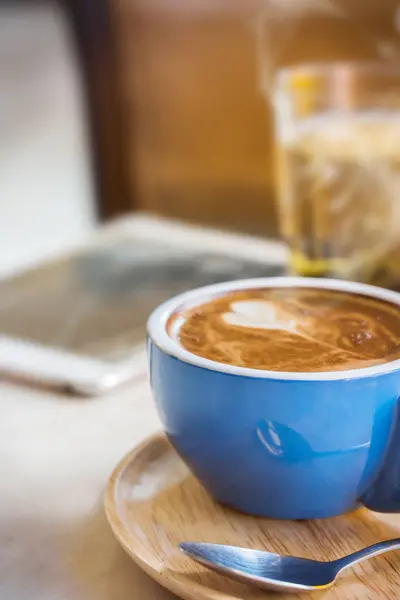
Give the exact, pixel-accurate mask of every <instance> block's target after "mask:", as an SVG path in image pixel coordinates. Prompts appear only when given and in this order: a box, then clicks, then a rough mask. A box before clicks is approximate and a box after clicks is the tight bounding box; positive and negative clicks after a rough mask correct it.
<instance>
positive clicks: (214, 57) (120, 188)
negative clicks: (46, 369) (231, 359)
mask: <svg viewBox="0 0 400 600" xmlns="http://www.w3.org/2000/svg"><path fill="white" fill-rule="evenodd" d="M398 8H399V6H398V2H397V1H396V0H380V1H379V2H377V1H376V0H212V1H211V0H43V1H39V0H30V1H23V0H12V1H6V0H1V1H0V132H1V135H0V276H1V277H2V282H1V288H0V296H1V299H2V304H1V307H0V330H1V331H3V332H5V331H8V329H7V327H6V324H7V323H11V322H14V321H15V322H21V319H20V317H19V316H18V315H20V314H21V312H22V313H23V314H25V315H27V314H28V313H29V310H31V311H32V312H31V313H29V315H30V317H29V318H28V317H26V319H25V321H24V322H25V325H24V327H25V328H26V331H27V330H30V328H29V326H28V325H27V324H26V322H27V321H29V319H31V321H35V322H37V323H39V325H38V327H39V328H40V327H42V328H44V327H45V325H43V322H42V321H41V320H40V319H39V318H38V316H37V315H38V310H39V308H38V307H40V306H41V307H42V309H41V313H40V314H41V318H44V316H43V313H46V312H48V311H46V310H43V307H44V306H45V304H46V301H45V298H46V299H47V303H48V299H49V297H50V296H49V294H50V291H46V290H48V289H50V288H48V286H49V285H50V283H49V282H50V281H51V282H52V285H53V288H52V290H53V292H52V293H54V294H53V304H54V305H60V300H59V299H60V297H61V296H62V297H63V298H64V301H65V302H67V298H69V299H70V303H74V302H75V300H74V299H76V298H78V297H79V294H83V295H85V294H86V292H87V288H89V289H90V293H92V294H93V290H96V293H97V294H98V297H97V300H96V302H97V303H99V302H100V300H99V297H100V296H101V293H103V292H104V290H105V289H107V290H109V289H111V288H112V289H114V288H115V289H118V290H120V292H121V293H123V294H127V290H130V292H129V293H131V292H132V289H133V288H134V287H135V286H136V288H135V289H136V292H137V287H138V281H139V285H140V286H142V287H143V281H144V280H143V277H144V274H146V277H147V279H146V281H147V282H148V281H149V273H150V272H153V273H154V277H155V278H156V279H157V278H158V279H157V281H159V280H160V281H161V280H162V283H160V290H161V291H160V293H159V294H158V295H157V294H154V284H153V288H152V292H151V293H152V298H153V301H154V302H158V301H160V300H162V299H163V298H164V297H166V296H167V295H171V294H172V293H175V292H177V291H181V290H182V289H187V288H188V287H194V286H195V285H197V284H200V283H207V282H211V281H216V280H221V279H234V278H236V277H241V276H243V275H245V276H248V275H263V274H274V273H276V272H284V271H285V251H284V248H283V246H281V245H280V240H281V227H280V226H279V224H278V216H277V215H278V210H277V204H278V202H277V196H279V190H278V187H277V160H276V155H277V153H276V141H275V140H276V135H277V134H276V127H275V125H274V123H275V119H274V102H273V94H272V91H273V88H274V79H275V75H276V73H277V72H278V71H279V70H280V69H282V68H284V67H293V66H296V65H301V64H309V63H315V62H318V63H321V62H322V63H332V62H334V63H337V62H339V63H343V62H344V63H348V62H350V63H353V62H355V61H363V62H364V61H367V62H370V61H374V62H376V61H379V63H381V62H386V63H388V64H389V63H390V64H397V65H398V64H399V60H400V35H399V29H400V17H399V15H400V13H399V10H398ZM397 98H398V99H400V95H399V94H397ZM399 107H400V101H399ZM399 107H397V108H396V110H399ZM396 114H398V113H396ZM396 165H397V166H396V169H397V168H398V165H400V159H399V160H398V161H397V162H396ZM396 173H397V171H396ZM396 189H400V185H399V187H398V188H396ZM396 204H398V203H396ZM142 214H145V215H146V219H147V221H146V219H145V221H143V220H142V221H137V223H139V225H136V228H135V232H136V233H135V235H133V236H132V235H131V236H129V235H127V230H126V229H124V235H123V236H122V238H120V241H119V242H118V243H116V244H115V243H114V245H113V247H112V249H111V250H110V248H111V246H109V247H108V251H107V252H105V254H104V251H102V252H103V254H101V253H100V254H97V255H96V256H95V257H94V254H93V252H94V251H91V252H90V253H89V255H90V260H88V258H87V255H85V256H86V258H85V259H84V260H83V259H82V260H83V263H82V260H81V259H79V260H80V262H79V268H78V267H77V266H76V265H77V263H76V261H75V262H74V263H73V264H74V267H73V268H72V267H71V264H72V263H68V264H69V267H68V268H64V270H63V269H62V268H61V267H57V268H56V267H54V268H52V269H53V270H52V269H50V270H49V269H48V268H47V267H46V269H47V270H46V269H45V272H46V273H47V275H46V276H44V275H41V276H40V277H41V278H40V277H39V275H38V274H37V273H38V272H40V273H43V271H41V270H40V269H42V267H41V266H40V265H41V263H42V261H48V260H52V259H53V258H55V257H58V256H61V257H62V256H63V255H64V254H66V253H68V252H69V251H70V250H71V249H73V248H76V247H77V246H79V244H81V243H83V242H85V243H86V241H87V240H88V239H89V238H90V237H91V236H93V235H96V234H97V232H98V231H102V229H101V228H102V227H103V226H104V225H106V224H107V223H108V222H109V221H112V220H113V219H115V218H120V217H122V218H124V219H128V221H129V219H134V218H135V216H137V215H142ZM149 215H154V216H156V217H157V219H158V220H157V223H158V222H159V219H160V218H161V219H163V218H168V219H173V220H177V221H178V222H179V223H187V224H190V225H192V226H193V225H195V226H197V227H198V228H199V227H201V228H204V226H206V227H211V228H213V230H218V231H220V232H223V231H225V232H230V233H231V234H235V235H238V236H239V237H233V238H229V239H228V238H227V243H226V245H225V247H224V248H225V250H224V257H225V262H224V261H222V263H221V260H219V262H218V261H217V262H216V263H213V265H214V266H213V267H212V268H209V267H208V268H207V269H206V272H205V270H204V264H205V263H204V257H203V256H202V255H201V253H200V255H199V254H198V253H197V254H196V253H195V252H194V251H193V253H192V254H190V252H188V251H187V249H186V250H183V248H184V247H185V245H184V244H183V246H182V245H181V246H180V249H176V248H175V250H174V251H173V252H170V254H168V252H166V248H167V247H168V248H171V244H172V241H171V240H174V242H175V241H176V239H177V238H178V237H179V235H181V234H183V229H182V226H181V227H180V228H178V229H177V228H176V226H172V225H171V227H172V229H170V233H169V236H168V235H167V236H166V238H165V239H166V241H165V244H164V246H163V245H162V244H161V246H160V248H159V250H157V248H158V246H157V244H159V243H160V242H161V240H162V237H163V234H162V232H161V230H158V229H157V228H156V229H155V230H153V233H152V236H150V237H148V239H147V241H146V243H144V241H143V231H144V228H145V225H144V224H146V223H147V225H148V223H149V218H150V220H151V217H149ZM357 218H358V217H357ZM163 222H164V221H163ZM166 223H167V224H168V223H169V221H166ZM174 227H175V228H174ZM399 230H400V225H399ZM132 231H133V230H132ZM162 231H163V232H164V233H165V231H166V229H165V227H164V229H163V230H162ZM138 233H139V234H140V235H142V242H141V245H140V244H139V243H138V241H137V240H138V239H139V238H140V235H139V238H138V235H137V234H138ZM178 233H179V235H178ZM221 235H222V234H221ZM135 236H136V237H135ZM240 236H242V237H240ZM243 236H246V238H243ZM249 236H250V237H249ZM253 236H256V237H253ZM128 238H129V240H131V241H130V242H128V241H127V240H128ZM133 238H135V240H136V241H135V243H133V241H132V240H133ZM190 238H191V234H190V233H189V235H187V236H186V238H185V239H186V241H188V240H189V239H190ZM207 239H208V238H207ZM244 239H246V242H245V241H239V242H238V241H237V240H244ZM255 239H257V240H258V241H260V240H261V241H263V240H264V241H265V242H268V244H269V245H265V246H260V249H259V251H258V254H257V252H255V251H253V250H254V247H253V246H251V243H252V240H255ZM213 240H214V242H216V241H217V242H218V240H216V238H215V236H214V238H213ZM229 240H230V241H229ZM235 240H236V241H235ZM271 240H272V242H271ZM214 242H213V243H214ZM207 244H208V242H207V243H205V242H204V241H203V242H200V243H199V244H198V250H199V249H200V250H201V248H203V250H204V249H205V246H207ZM172 246H173V244H172ZM217 246H218V243H216V245H215V244H214V246H213V245H212V244H211V245H210V248H214V247H217ZM249 248H251V250H250V251H248V250H249ZM156 250H157V251H156ZM200 250H199V251H200ZM110 252H111V254H110ZM157 252H158V254H157ZM256 254H257V257H258V258H257V259H256V258H255V256H256ZM110 256H111V259H110ZM166 257H169V258H168V260H169V263H168V264H169V268H171V269H172V267H171V265H173V264H174V265H175V267H174V268H175V271H173V269H172V271H171V273H172V272H173V273H174V275H168V276H166V275H165V273H166V271H165V264H166V262H165V261H166V260H167V258H166ZM144 259H147V260H150V263H151V265H150V266H151V268H150V266H149V264H150V263H146V264H147V266H146V267H145V268H143V264H144V263H143V260H144ZM250 259H251V260H250ZM396 260H397V259H396ZM135 261H136V262H135ZM157 261H158V262H157ZM174 261H175V262H174ZM185 261H186V262H185ZM246 261H247V262H246ZM249 261H250V262H249ZM189 263H190V264H189ZM60 264H61V263H60ZM62 264H64V266H65V264H66V263H62ZM82 264H83V265H84V266H83V268H82ZM396 264H397V263H396ZM138 265H139V266H138ZM177 265H178V267H179V268H178V267H177ZM271 265H272V266H271ZM31 267H35V268H36V267H38V268H39V271H37V270H36V271H35V273H36V275H35V277H33V276H32V275H29V276H28V275H26V276H25V275H22V276H21V277H22V280H21V278H20V279H18V278H17V279H15V274H18V273H23V272H24V271H25V270H27V269H29V268H31ZM43 268H44V267H43ZM151 269H153V271H151ZM55 272H57V273H58V276H57V277H55V275H54V273H55ZM71 272H73V273H74V276H73V277H72V275H71ZM76 272H79V277H76ZM160 273H161V274H163V277H164V278H163V277H161V278H160ZM116 274H118V276H117V275H116ZM9 276H13V277H12V278H11V279H9ZM68 277H69V278H70V281H73V282H74V284H73V285H72V283H71V285H69V288H68V289H69V292H68V293H67V292H66V291H65V290H66V284H64V283H62V284H61V283H60V282H63V281H64V280H65V279H68ZM71 277H72V279H71ZM135 277H136V279H135ZM140 277H141V278H142V279H140ZM138 278H139V279H138ZM77 280H78V281H79V285H80V286H81V287H80V288H79V286H77V284H76V281H77ZM127 280H129V281H131V288H130V287H129V285H127V284H126V281H127ZM21 281H24V282H25V283H24V284H23V285H22V284H21ZM56 281H57V282H59V283H58V284H57V285H58V288H57V290H58V291H57V293H56V291H54V289H55V286H56V283H55V282H56ZM104 281H106V283H104ZM166 281H168V285H167V283H166ZM32 282H36V283H35V285H36V288H35V289H36V290H37V289H39V288H40V290H41V292H42V296H40V294H37V295H36V296H35V298H37V302H36V303H33V302H31V301H29V302H28V301H27V298H28V297H29V298H32V294H31V295H29V294H28V291H27V290H28V289H31V288H30V287H29V286H32V285H33V283H32ZM99 282H100V283H99ZM121 282H125V283H123V284H122V283H121ZM140 282H141V283H140ZM171 282H176V285H174V284H172V283H171ZM35 285H34V287H35ZM46 286H47V287H46ZM110 286H111V288H110ZM113 286H114V287H113ZM115 286H116V287H115ZM132 286H133V288H132ZM67 287H68V286H67ZM78 288H79V290H80V291H79V292H78V291H77V289H78ZM15 290H17V291H18V293H17V292H16V291H15ZM82 290H83V291H82ZM85 290H86V291H85ZM99 290H100V291H102V292H101V293H100V292H99ZM121 290H122V291H121ZM136 292H135V293H136ZM35 293H36V292H35ZM10 294H17V295H15V296H10ZM18 294H19V295H18ZM68 294H70V296H68ZM99 294H100V296H99ZM106 296H107V302H108V303H109V304H107V307H108V308H109V309H110V311H111V312H110V314H114V315H115V314H116V313H115V311H116V310H118V311H119V312H120V313H121V306H120V305H118V307H117V309H116V307H115V305H112V302H111V300H110V293H109V292H107V294H106ZM111 296H112V294H111ZM128 296H129V294H128ZM128 296H127V298H128ZM5 297H7V298H8V301H7V302H5V301H4V298H5ZM10 297H12V298H13V299H12V300H10ZM101 297H102V298H103V300H101V302H103V301H104V294H103V296H101ZM21 298H22V299H23V300H24V301H22V300H21ZM85 298H86V296H85ZM18 299H19V300H18ZM81 299H82V298H81ZM129 299H130V300H129V301H131V299H132V297H131V296H129ZM17 300H18V301H17ZM20 300H21V302H20ZM96 302H93V301H92V300H91V301H90V302H87V298H86V300H85V302H83V304H84V305H85V307H86V308H85V310H84V311H81V314H80V317H79V319H80V320H79V319H78V318H77V319H76V322H75V325H74V327H75V331H76V330H77V329H79V327H80V326H79V325H78V324H77V323H81V322H82V320H87V318H88V314H90V315H92V317H93V311H94V310H95V309H94V306H97V305H96ZM143 302H144V304H146V306H147V305H148V301H147V300H146V301H143ZM61 304H62V303H61ZM150 304H151V303H150ZM75 305H76V302H75ZM111 305H112V306H111ZM10 306H14V307H15V306H17V307H18V311H19V312H18V314H17V313H13V314H14V321H12V319H11V320H10V314H9V309H10ZM33 306H34V308H32V307H33ZM63 306H64V305H63ZM131 306H132V305H131V304H129V303H128V304H127V305H126V311H125V314H126V319H125V321H123V322H122V323H120V324H119V325H118V327H119V328H120V331H122V330H123V329H125V330H126V328H127V327H128V326H129V325H128V323H130V322H131V321H130V320H129V319H130V318H131V317H130V316H131V314H132V309H131ZM149 306H150V305H149ZM108 308H107V309H108ZM28 309H29V310H28ZM103 309H104V306H102V308H101V311H100V313H99V315H100V316H99V317H98V320H97V321H96V319H95V320H94V321H95V324H94V325H93V327H92V333H91V336H93V335H94V333H93V332H94V331H97V329H98V328H99V327H100V326H99V323H103V324H104V322H105V319H104V312H102V311H103ZM60 310H61V309H60ZM60 310H59V312H58V313H57V314H58V315H59V316H58V318H59V319H60V321H62V320H63V318H62V313H63V311H65V308H63V309H62V310H61V313H60ZM146 310H147V309H146ZM7 311H8V312H7ZM112 311H114V313H112ZM39 312H40V311H39ZM139 313H140V311H139ZM46 316H47V315H46ZM146 316H147V313H146V311H145V310H144V311H143V312H142V313H140V314H139V317H138V318H139V320H140V323H141V324H142V325H143V323H144V321H145V318H146ZM52 327H53V326H52ZM56 329H57V328H56V327H54V330H56ZM142 329H143V327H142ZM142 329H141V332H142ZM26 331H25V333H24V331H19V330H18V331H17V329H15V330H13V329H12V328H11V331H10V332H9V333H10V334H12V335H18V336H21V337H26V335H27V334H26ZM142 333H143V332H142ZM29 335H30V336H32V337H33V338H35V335H37V334H35V335H34V334H33V333H32V332H31V333H30V334H29ZM63 335H64V338H63V339H64V341H65V339H66V337H68V336H66V334H65V331H64V334H63ZM99 335H100V334H99ZM107 335H111V334H110V333H109V332H108V333H107V332H106V333H104V332H103V333H102V334H101V336H100V337H101V338H102V339H103V338H104V336H106V337H107ZM28 337H29V336H28ZM39 337H40V336H39ZM110 339H112V336H111V338H110ZM42 341H43V340H42ZM92 341H93V340H92V339H91V340H89V342H90V343H89V342H87V343H88V344H89V345H90V344H92ZM46 342H49V340H47V338H46ZM49 343H50V342H49ZM52 343H55V342H54V340H53V342H52ZM60 343H61V342H60ZM85 343H86V342H85ZM78 345H79V344H78ZM75 347H77V346H76V344H75V346H74V348H75ZM82 347H83V346H82Z"/></svg>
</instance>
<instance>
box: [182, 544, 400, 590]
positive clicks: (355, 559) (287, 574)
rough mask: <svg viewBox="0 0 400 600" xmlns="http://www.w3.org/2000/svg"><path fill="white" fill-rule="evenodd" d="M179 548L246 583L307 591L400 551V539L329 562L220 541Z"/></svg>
mask: <svg viewBox="0 0 400 600" xmlns="http://www.w3.org/2000/svg"><path fill="white" fill-rule="evenodd" d="M180 549H181V550H182V552H184V554H186V555H187V556H190V558H192V559H193V560H195V561H197V562H199V563H201V564H202V565H205V566H206V567H208V568H210V569H213V570H214V571H217V572H218V573H221V574H222V575H227V576H228V577H232V578H234V579H238V580H239V581H242V582H244V583H250V584H254V585H257V586H258V587H262V588H268V589H272V590H275V591H286V592H300V591H304V592H306V591H310V590H321V589H326V588H328V587H331V586H332V585H333V584H334V583H335V580H336V577H337V576H338V575H339V573H341V572H342V571H343V570H344V569H347V568H349V567H353V566H354V565H356V564H357V563H359V562H361V561H363V560H366V559H367V558H372V557H373V556H377V555H378V554H382V553H383V552H388V551H389V550H399V549H400V538H396V539H393V540H387V541H385V542H379V543H378V544H373V545H372V546H368V547H367V548H363V549H362V550H358V551H357V552H354V553H353V554H349V555H348V556H343V558H338V559H337V560H332V561H329V562H321V561H319V560H311V559H308V558H297V557H294V556H281V555H280V554H273V553H272V552H264V551H262V550H251V549H249V548H238V547H237V546H223V545H220V544H205V543H183V544H180Z"/></svg>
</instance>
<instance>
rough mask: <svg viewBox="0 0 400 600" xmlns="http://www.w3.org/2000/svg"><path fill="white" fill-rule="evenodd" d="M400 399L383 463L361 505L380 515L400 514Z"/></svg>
mask: <svg viewBox="0 0 400 600" xmlns="http://www.w3.org/2000/svg"><path fill="white" fill-rule="evenodd" d="M399 403H400V399H398V400H397V403H396V419H395V425H394V429H393V430H392V433H391V438H390V442H389V447H388V449H387V453H386V456H385V461H384V463H383V465H382V467H381V469H380V471H379V473H378V475H377V477H376V478H375V479H374V481H373V482H372V484H371V486H370V487H369V489H368V490H367V491H366V492H365V494H364V495H363V496H362V498H361V503H362V504H363V505H364V506H365V507H366V508H369V509H371V510H374V511H376V512H382V513H400V451H399V445H400V405H399Z"/></svg>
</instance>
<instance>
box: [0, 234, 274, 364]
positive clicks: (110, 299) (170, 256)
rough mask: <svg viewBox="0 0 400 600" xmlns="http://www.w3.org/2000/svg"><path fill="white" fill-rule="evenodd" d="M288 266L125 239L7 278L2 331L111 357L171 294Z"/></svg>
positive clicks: (127, 347)
mask: <svg viewBox="0 0 400 600" xmlns="http://www.w3.org/2000/svg"><path fill="white" fill-rule="evenodd" d="M282 270H283V268H282V267H281V266H279V265H276V264H275V265H268V264H261V263H257V262H252V261H251V260H248V259H245V260H241V259H238V258H236V257H235V258H232V257H229V256H221V255H220V254H215V253H212V252H207V251H206V250H205V251H204V252H200V251H187V250H184V251H183V250H182V248H176V247H174V246H173V245H172V244H164V243H156V242H153V241H150V242H147V241H143V240H133V239H130V238H127V239H120V240H119V241H118V242H115V241H113V242H112V243H107V244H103V245H101V246H98V247H95V248H90V249H88V250H84V251H81V252H79V253H77V254H76V255H74V256H71V257H69V258H66V259H63V260H58V261H55V262H52V263H48V264H45V265H43V266H41V267H40V268H37V269H33V270H30V271H28V272H26V273H23V274H21V275H18V276H16V277H13V278H12V279H7V280H3V281H1V282H0V333H2V334H5V335H7V336H10V337H14V338H18V339H22V340H27V341H30V342H33V343H35V342H36V343H38V344H40V345H44V346H48V347H55V348H60V349H63V350H66V351H68V352H72V353H76V354H79V355H84V356H90V357H96V358H101V359H105V360H119V359H123V358H124V357H126V356H127V355H129V354H130V353H131V352H132V348H133V347H136V346H137V345H139V344H142V343H143V342H144V341H145V335H146V321H147V318H148V316H149V314H150V313H151V311H152V310H153V309H154V308H155V307H156V306H157V305H158V304H160V303H161V302H163V301H164V300H166V299H167V298H169V297H171V296H173V295H175V294H178V293H181V292H183V291H186V290H188V289H192V288H195V287H200V286H202V285H207V284H210V283H216V282H219V281H226V280H232V279H243V278H251V277H258V276H268V275H279V274H281V272H282Z"/></svg>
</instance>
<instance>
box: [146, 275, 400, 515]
mask: <svg viewBox="0 0 400 600" xmlns="http://www.w3.org/2000/svg"><path fill="white" fill-rule="evenodd" d="M294 286H296V287H312V288H324V289H333V290H341V291H344V292H350V293H357V294H364V295H367V296H371V297H374V298H380V299H383V300H387V301H389V302H392V303H395V304H397V305H399V310H400V294H397V293H395V292H391V291H388V290H383V289H380V288H377V287H373V286H369V285H364V284H360V283H353V282H346V281H338V280H324V279H307V278H291V277H287V278H267V279H254V280H247V281H236V282H228V283H222V284H217V285H212V286H207V287H204V288H201V289H198V290H193V291H191V292H187V293H185V294H181V295H180V296H177V297H176V298H173V299H172V300H169V301H167V302H166V303H164V304H163V305H161V306H160V307H159V308H158V309H156V310H155V311H154V312H153V314H152V315H151V317H150V319H149V323H148V336H149V359H150V378H151V385H152V390H153V394H154V398H155V401H156V404H157V408H158V411H159V415H160V418H161V420H162V423H163V426H164V429H165V431H166V433H167V436H168V438H169V440H170V442H171V443H172V445H173V446H174V448H175V449H176V450H177V452H178V453H179V454H180V456H181V457H182V458H183V460H184V461H185V462H186V463H187V465H188V466H189V467H190V469H191V470H192V472H193V473H194V475H195V476H196V477H197V478H198V479H199V480H200V482H201V483H202V484H203V485H204V487H205V488H206V489H207V490H208V491H209V492H210V493H211V494H212V496H213V497H214V498H215V500H217V501H219V502H221V503H222V504H224V505H227V506H230V507H232V508H234V509H237V510H239V511H242V512H245V513H248V514H252V515H257V516H263V517H271V518H277V519H317V518H324V517H332V516H336V515H340V514H343V513H346V512H348V511H352V510H354V509H355V508H356V507H357V506H359V505H364V506H367V507H368V508H370V509H372V510H376V511H381V512H397V511H399V512H400V416H399V411H398V396H399V392H400V360H396V361H392V362H388V363H385V364H380V365H377V366H373V367H366V368H363V369H357V370H348V371H333V372H326V373H320V372H318V373H286V372H276V371H262V370H257V369H249V368H244V367H235V366H232V365H226V364H222V363H218V362H214V361H211V360H208V359H205V358H202V357H199V356H196V355H194V354H192V353H190V352H189V351H187V350H186V349H184V348H183V347H182V346H180V345H179V343H178V341H177V340H175V339H173V338H172V337H170V336H169V335H168V333H167V329H166V327H167V322H168V319H169V317H170V316H171V315H172V314H173V313H174V312H175V311H179V310H180V309H182V308H183V307H188V306H192V305H196V304H200V303H203V302H207V301H209V300H210V299H212V298H213V297H215V296H217V295H221V294H224V293H226V292H230V291H234V290H238V289H245V288H269V287H294Z"/></svg>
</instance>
